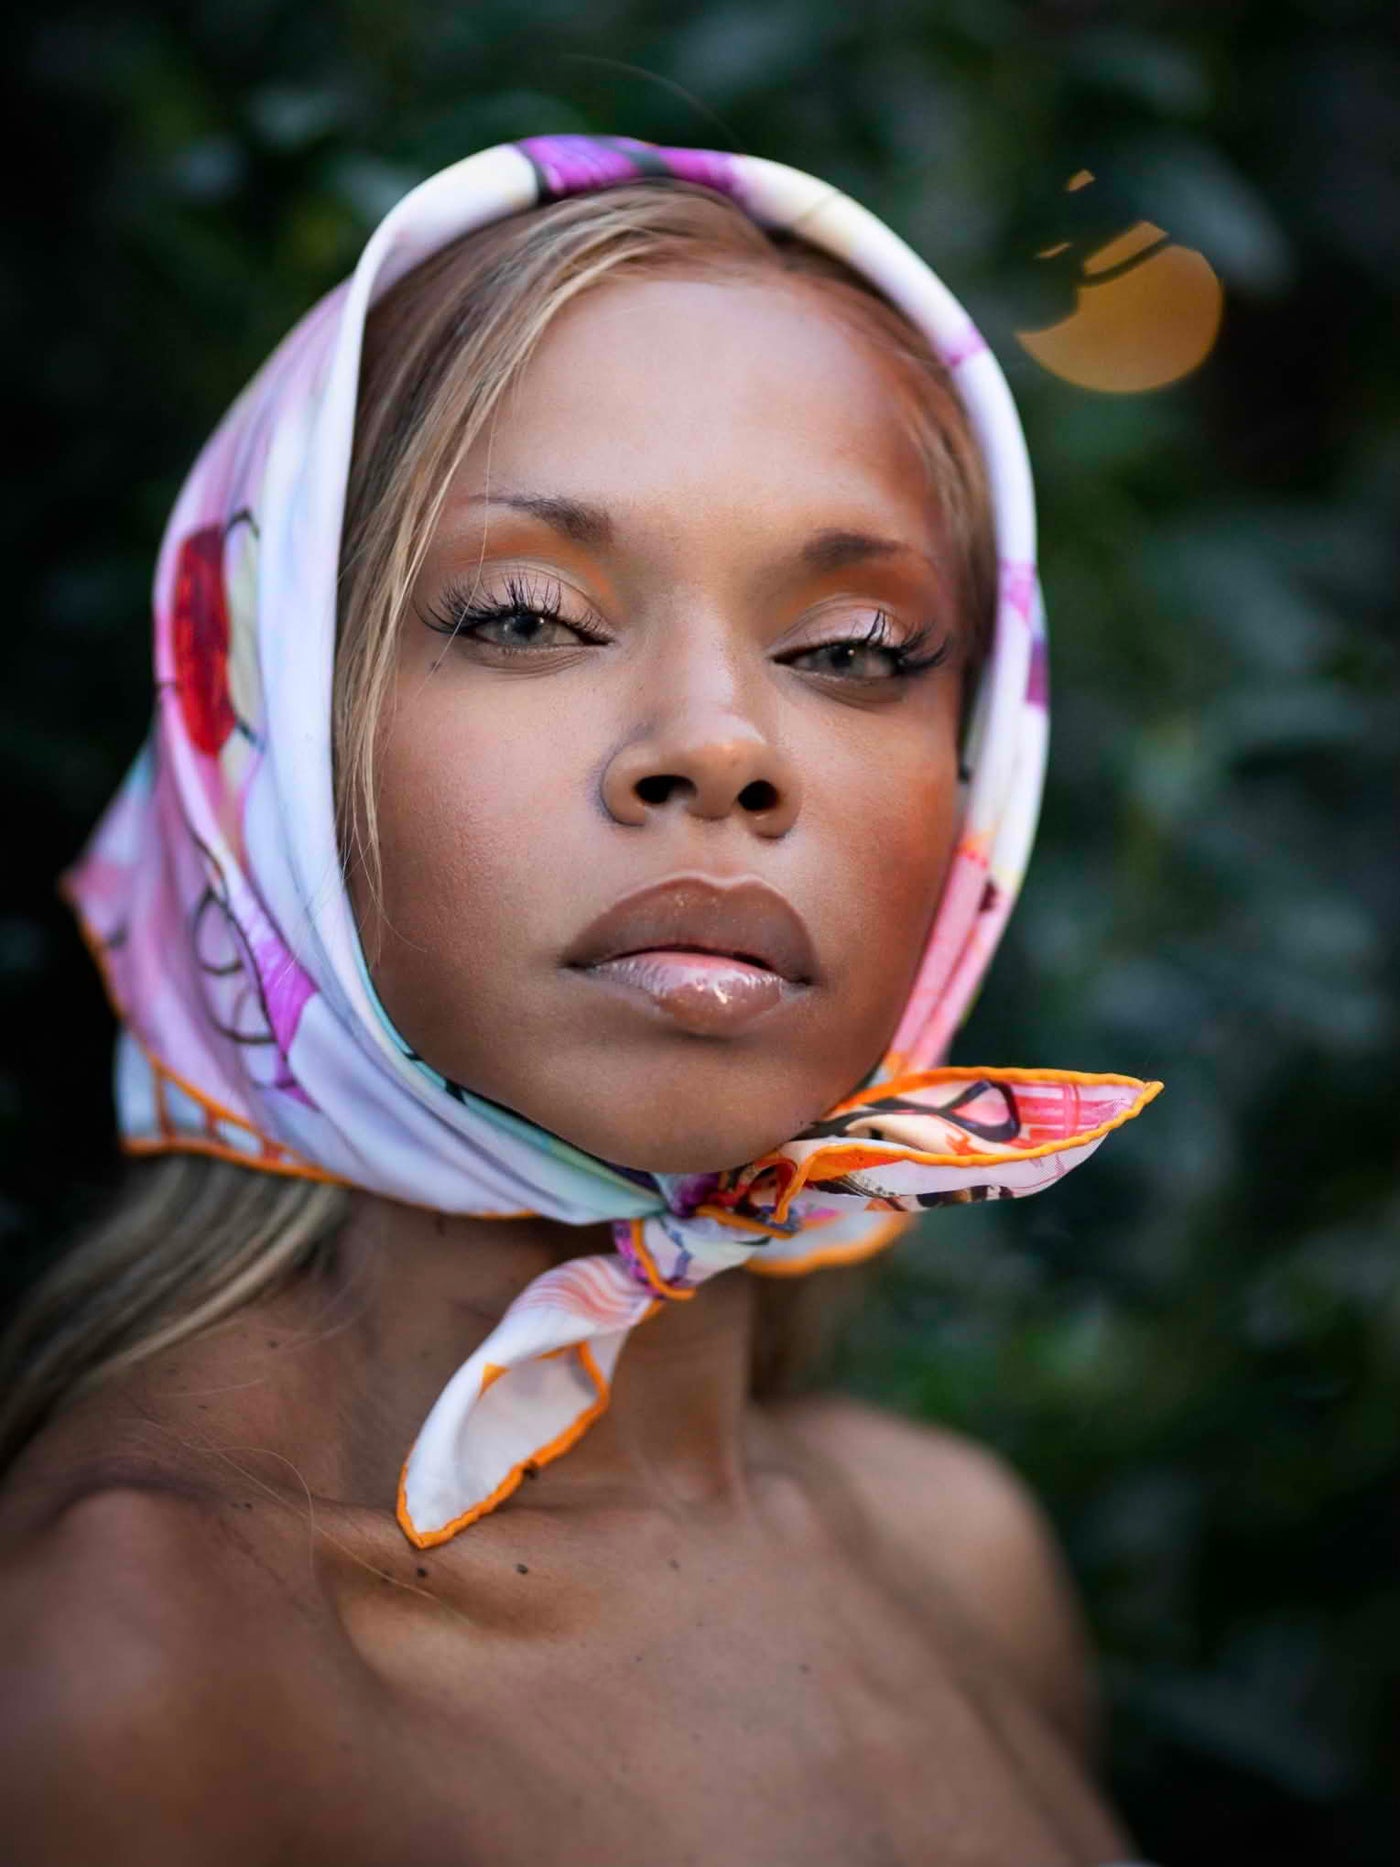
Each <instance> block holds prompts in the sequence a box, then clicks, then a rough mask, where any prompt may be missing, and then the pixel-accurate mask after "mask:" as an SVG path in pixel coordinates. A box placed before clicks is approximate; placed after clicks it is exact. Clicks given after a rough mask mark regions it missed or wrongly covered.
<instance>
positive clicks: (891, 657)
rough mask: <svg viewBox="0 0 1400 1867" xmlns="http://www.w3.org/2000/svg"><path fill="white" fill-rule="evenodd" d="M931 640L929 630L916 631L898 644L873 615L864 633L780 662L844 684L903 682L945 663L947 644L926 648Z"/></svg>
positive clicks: (886, 625)
mask: <svg viewBox="0 0 1400 1867" xmlns="http://www.w3.org/2000/svg"><path fill="white" fill-rule="evenodd" d="M933 640H934V632H933V630H932V628H931V627H925V628H922V629H918V630H916V631H915V633H914V634H913V635H912V636H909V637H907V638H906V639H905V640H903V641H900V640H898V639H897V638H896V637H895V636H894V634H893V631H892V629H891V627H890V621H889V618H888V617H887V616H886V615H885V614H884V613H883V611H881V612H879V613H877V614H876V616H875V618H874V620H873V621H872V622H871V624H870V626H869V628H868V629H866V630H865V631H864V632H863V633H862V634H860V635H849V636H840V637H837V638H836V639H835V640H833V641H829V642H818V643H815V644H814V645H813V646H812V647H811V648H800V649H797V650H796V651H794V653H792V654H790V655H785V656H784V657H783V658H782V659H783V662H784V665H785V666H787V667H790V668H798V669H801V670H802V671H803V672H804V673H809V674H825V675H829V676H832V677H834V678H835V679H837V680H846V681H867V682H868V681H895V680H907V679H909V678H910V677H912V676H913V675H916V674H922V673H923V672H924V670H925V669H927V668H936V667H937V666H938V665H939V664H940V662H943V661H946V660H947V658H948V651H949V647H950V644H949V643H948V642H947V641H943V642H941V643H938V644H937V645H936V646H934V647H933V648H929V646H928V645H929V643H930V642H932V641H933Z"/></svg>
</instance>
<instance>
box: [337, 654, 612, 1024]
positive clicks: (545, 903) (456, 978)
mask: <svg viewBox="0 0 1400 1867" xmlns="http://www.w3.org/2000/svg"><path fill="white" fill-rule="evenodd" d="M475 698H476V697H475V696H472V695H469V694H468V693H466V692H464V690H463V686H462V684H460V683H455V682H453V681H452V680H451V678H450V674H446V673H445V674H443V675H440V676H434V677H432V679H431V680H430V682H429V683H428V684H427V686H424V687H420V688H419V689H418V691H417V692H416V693H411V694H410V695H409V696H407V697H406V698H405V700H404V702H403V703H402V704H400V706H399V707H398V709H397V710H396V713H395V715H394V724H393V727H392V729H391V731H390V732H389V733H388V734H387V735H386V738H385V741H384V744H383V746H382V748H381V750H380V753H379V768H378V797H379V845H380V861H381V870H382V876H383V914H382V917H377V916H375V915H374V912H373V910H372V908H368V907H367V905H365V904H357V905H360V907H361V913H362V929H363V931H364V933H365V935H366V936H367V937H366V947H367V949H368V950H369V951H370V952H371V954H373V955H374V958H373V961H372V964H373V970H374V974H375V980H376V984H377V986H378V988H379V990H380V993H381V996H382V997H383V998H384V1002H385V1005H386V1008H387V1009H388V1011H389V1014H390V1016H391V1017H392V1018H393V1019H394V1021H395V1023H396V1024H398V1025H399V1027H400V1029H401V1030H402V1031H403V1034H404V1035H405V1037H407V1038H408V1039H409V1041H410V1042H412V1043H415V1047H420V1048H421V1047H422V1046H421V1045H418V1043H417V1040H418V1038H419V1036H421V1035H423V1034H424V1033H423V1030H422V1027H423V1026H424V1024H425V1023H427V1024H429V1027H430V1028H431V1026H432V1024H437V1025H438V1028H441V1020H442V1019H443V1018H444V1017H447V1018H449V1019H452V1018H455V1019H460V1017H461V1015H462V1007H463V1006H464V1005H469V1006H471V1007H472V1008H473V1011H474V1013H475V1015H476V1016H478V1017H480V1016H482V1015H483V1014H485V1013H486V1012H487V1011H488V1009H489V1007H490V1006H491V1005H492V1003H493V1002H494V1001H495V1000H497V999H501V1000H504V1001H506V1002H507V1003H508V1002H509V998H510V993H511V989H512V985H511V982H512V979H513V977H514V975H515V973H516V972H517V971H518V970H519V967H520V964H521V963H522V961H523V960H525V959H527V958H528V956H529V953H530V950H531V930H532V929H539V928H541V927H547V926H548V925H549V924H550V922H551V920H552V919H555V918H557V913H558V905H559V904H558V890H559V872H558V865H557V864H556V863H555V862H553V861H552V860H551V856H550V852H551V849H552V848H554V847H555V846H556V842H557V839H558V838H559V837H560V836H561V834H564V833H566V832H567V831H568V829H569V827H570V826H568V825H567V824H566V823H565V822H564V821H563V818H565V817H566V816H567V814H568V812H569V811H570V809H571V808H572V809H574V810H576V809H577V803H576V800H577V799H578V798H579V797H580V796H581V795H586V785H585V781H584V774H582V773H580V772H578V771H575V770H573V769H572V768H570V765H569V759H570V747H571V744H573V743H576V742H575V741H571V740H570V738H569V736H568V735H559V734H557V733H555V734H552V735H545V734H540V733H538V732H531V731H528V730H522V729H521V722H520V721H519V719H518V718H517V717H516V713H515V710H513V709H510V708H502V707H488V706H482V705H477V704H473V702H474V700H475ZM575 827H576V826H575ZM376 935H377V946H376V944H375V943H374V936H376Z"/></svg>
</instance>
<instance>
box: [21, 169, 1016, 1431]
mask: <svg viewBox="0 0 1400 1867" xmlns="http://www.w3.org/2000/svg"><path fill="white" fill-rule="evenodd" d="M678 275H684V276H695V275H700V276H720V277H724V276H727V277H734V276H744V277H751V278H770V279H776V280H782V281H786V282H788V283H789V284H790V285H793V286H795V287H796V288H798V289H803V290H807V291H809V292H810V293H811V294H812V295H813V297H814V300H817V301H819V302H820V303H821V304H822V305H823V307H824V308H825V309H826V311H827V312H828V313H829V314H830V315H834V316H836V317H838V318H841V319H843V320H844V321H845V322H846V323H847V324H848V325H849V327H850V328H851V329H852V330H853V331H854V332H856V333H857V334H858V335H859V336H861V337H862V338H863V339H865V340H866V341H868V342H871V343H873V344H875V345H876V346H878V348H879V349H880V350H881V351H882V352H883V353H884V354H885V355H886V356H887V357H889V358H890V359H892V360H893V361H894V363H895V364H896V366H897V368H898V370H899V372H900V374H901V376H902V378H903V381H904V383H905V384H906V385H907V391H908V393H907V407H906V408H905V409H904V410H903V411H902V413H903V415H904V418H905V419H906V420H908V421H910V422H911V423H912V433H913V435H914V438H915V439H916V441H917V443H918V445H919V448H920V452H921V455H922V458H923V460H924V461H925V463H926V465H927V469H928V475H929V483H930V494H931V497H932V498H933V499H935V500H936V501H937V503H938V508H939V510H940V512H941V515H942V518H943V523H944V528H945V537H946V540H947V544H948V547H949V549H950V550H951V552H952V555H953V560H954V566H955V574H956V577H957V579H958V583H959V590H960V596H961V609H962V614H963V615H964V617H965V618H966V620H967V642H966V648H967V655H966V665H967V666H968V667H969V669H975V667H976V665H977V663H978V662H979V661H980V659H981V656H982V654H983V653H984V652H985V648H986V645H987V642H988V640H989V636H990V629H991V622H992V615H993V604H994V593H995V554H994V544H993V538H992V524H991V516H990V502H989V498H988V494H987V488H986V483H985V479H984V474H983V466H982V461H981V456H980V453H979V450H978V449H977V447H976V444H975V442H974V440H973V438H972V435H971V432H970V430H969V427H968V424H967V420H966V417H965V415H964V412H963V409H962V406H961V404H960V402H959V401H958V398H957V395H956V392H955V391H954V389H953V386H952V383H951V380H950V378H949V375H948V372H947V370H946V369H945V368H944V366H943V364H942V363H941V362H940V361H939V359H938V357H937V356H936V355H935V353H934V351H933V350H932V348H931V346H930V345H929V343H928V342H927V340H926V339H925V338H924V337H923V336H922V335H921V333H919V332H918V331H917V330H916V329H915V328H914V327H913V326H912V325H911V324H910V323H909V322H908V321H907V320H906V319H905V318H904V317H903V316H902V315H901V314H900V313H899V312H897V311H896V310H894V308H893V307H891V306H890V305H889V304H888V303H887V302H886V301H885V300H884V299H883V298H881V297H880V296H879V294H878V293H877V292H876V291H875V290H874V289H873V288H872V287H871V286H869V285H868V284H867V283H866V282H865V281H863V280H862V279H860V278H859V277H858V276H857V275H856V274H855V273H853V272H851V271H850V270H849V268H847V267H845V266H843V265H842V264H841V263H840V262H839V261H837V260H835V259H832V258H830V257H828V256H827V255H825V254H823V253H821V252H819V251H818V250H817V249H816V248H814V247H811V246H809V245H807V244H805V243H804V242H803V241H801V240H800V239H795V238H792V237H790V236H782V237H780V236H776V235H770V234H768V233H765V232H764V231H763V229H761V228H760V227H758V226H757V225H756V224H755V223H754V222H753V221H752V220H750V219H749V218H748V216H747V215H746V214H744V213H743V212H742V211H741V210H740V209H739V208H738V207H736V206H734V205H733V204H732V203H731V202H729V201H726V200H724V199H723V198H722V197H720V196H718V195H714V194H711V193H708V192H706V191H705V190H702V189H698V188H694V187H691V186H689V185H687V184H685V183H680V182H675V181H661V180H657V181H646V182H640V183H637V184H634V185H630V186H627V187H619V188H615V189H611V190H608V191H606V192H604V193H601V194H590V195H583V196H580V197H577V198H575V199H571V200H566V201H562V202H559V203H556V204H554V205H553V206H549V207H545V208H540V209H535V210H532V211H530V212H528V213H525V214H520V215H516V216H514V217H512V218H510V219H507V220H504V221H500V222H497V223H494V224H492V225H490V226H488V227H485V228H482V229H479V230H477V231H474V232H472V233H469V234H466V235H464V236H462V237H461V238H460V239H458V240H456V241H454V242H452V243H451V244H450V245H448V246H446V247H444V248H443V249H442V250H441V251H439V252H438V253H436V254H434V255H432V256H431V257H430V258H428V259H427V260H425V261H423V262H422V263H421V264H420V265H419V266H417V267H415V268H414V270H413V271H412V272H410V273H408V274H407V275H406V276H405V277H404V278H403V279H402V280H400V281H399V282H398V283H397V284H396V285H395V286H394V287H393V288H392V289H391V290H390V291H389V292H388V293H386V295H385V296H384V298H383V299H382V300H381V301H380V303H379V304H378V305H377V306H376V307H375V308H374V309H373V311H372V312H371V313H370V316H369V319H368V321H367V327H366V333H365V351H364V359H363V363H362V368H361V377H360V395H359V405H358V417H357V424H356V433H355V444H354V450H353V456H352V460H351V466H350V473H349V483H348V488H347V501H346V517H345V526H344V533H343V542H342V554H341V584H340V616H339V643H338V649H337V657H336V671H335V687H334V698H333V710H334V717H333V743H334V748H335V776H336V799H337V811H338V827H339V833H340V846H341V856H342V860H343V862H344V863H345V865H346V866H347V868H349V867H350V866H351V865H352V864H354V865H359V866H360V868H361V869H362V871H363V872H364V874H365V875H366V877H367V879H368V881H369V883H370V886H371V887H377V878H378V863H377V834H376V813H375V747H376V744H377V743H378V740H379V736H380V734H381V732H382V730H383V724H384V719H385V709H386V705H387V697H388V693H389V687H390V680H391V676H392V672H393V665H394V655H395V644H396V638H397V632H398V629H399V626H400V622H401V619H402V617H403V614H404V612H405V608H406V605H407V602H408V597H409V592H410V590H411V588H412V585H413V582H414V579H415V577H416V575H417V572H418V569H419V566H420V564H421V562H422V558H423V554H424V552H425V551H426V549H427V545H428V541H429V539H430V538H431V535H432V532H433V528H434V525H435V523H436V520H437V517H438V514H439V512H440V510H441V507H442V502H443V499H444V497H445V492H446V488H447V485H448V482H449V480H450V479H451V477H452V474H453V472H454V470H455V468H456V466H457V464H458V463H459V462H460V460H461V459H462V457H463V455H464V454H465V453H466V452H467V450H468V449H469V448H470V447H471V446H472V444H473V443H474V442H475V441H476V440H477V438H478V437H479V436H481V435H482V434H484V433H486V432H488V430H489V426H490V423H491V422H492V420H493V419H494V417H495V415H496V413H497V411H498V410H499V408H500V407H501V403H502V398H503V397H504V396H505V395H506V394H507V392H508V391H509V389H510V387H511V385H512V384H513V383H514V382H516V381H517V380H518V379H519V377H520V374H521V372H522V371H523V369H524V368H525V366H526V365H527V363H528V362H529V359H530V357H531V355H532V353H533V352H534V349H535V347H536V345H537V344H538V343H539V341H540V339H541V338H542V337H543V335H544V334H545V332H546V331H547V330H548V328H549V326H550V324H551V323H552V322H553V320H554V319H555V318H556V317H558V315H559V313H560V312H561V311H562V310H563V309H564V308H565V307H566V306H567V305H569V304H570V303H572V302H573V301H574V300H575V299H577V298H578V297H579V296H580V295H581V294H582V293H584V292H587V291H590V290H593V289H595V288H596V287H597V286H599V285H601V284H602V283H603V282H604V281H606V280H609V279H619V278H627V277H631V278H635V277H640V276H648V277H657V276H678ZM348 1201H349V1194H348V1193H347V1191H346V1190H345V1189H344V1188H341V1187H335V1186H328V1185H325V1184H321V1183H318V1182H314V1181H309V1180H295V1179H284V1178H278V1177H274V1176H271V1175H267V1174H261V1173H259V1172H258V1171H257V1170H256V1168H249V1167H241V1166H237V1165H233V1164H230V1163H226V1162H222V1161H215V1160H209V1159H205V1158H200V1157H196V1156H189V1155H179V1154H174V1155H169V1156H166V1157H164V1158H162V1159H160V1160H157V1161H148V1162H143V1163H140V1164H138V1165H134V1166H133V1167H132V1168H131V1169H130V1174H129V1180H128V1185H127V1188H126V1190H125V1191H123V1192H122V1193H121V1194H120V1195H119V1197H118V1198H117V1200H116V1202H115V1203H114V1205H113V1207H112V1208H111V1210H110V1211H109V1212H108V1213H107V1215H106V1216H105V1217H104V1218H103V1219H102V1220H101V1221H100V1222H99V1223H98V1224H97V1225H96V1227H95V1228H93V1230H92V1231H91V1232H90V1233H89V1234H88V1235H87V1236H86V1237H85V1238H83V1239H81V1240H80V1241H79V1242H78V1243H77V1244H76V1245H75V1246H73V1247H72V1248H71V1249H70V1250H69V1252H68V1253H67V1254H66V1255H65V1256H64V1257H63V1258H62V1259H61V1260H60V1261H59V1262H58V1263H57V1264H56V1265H55V1266H54V1267H53V1269H52V1270H50V1271H49V1272H48V1274H47V1275H46V1276H45V1277H44V1278H42V1279H41V1281H40V1282H39V1284H38V1285H37V1287H36V1288H35V1289H34V1291H33V1292H32V1293H31V1294H30V1296H29V1297H28V1299H27V1300H26V1301H25V1302H24V1303H23V1305H22V1306H21V1308H20V1311H19V1313H18V1315H17V1317H16V1319H15V1321H14V1324H13V1325H12V1327H11V1329H10V1331H9V1334H8V1336H7V1338H6V1340H5V1342H4V1344H3V1345H0V1382H3V1388H0V1392H3V1400H0V1468H2V1467H3V1466H4V1465H6V1464H8V1463H9V1462H10V1461H11V1460H12V1459H13V1458H14V1457H15V1456H16V1455H17V1454H18V1452H19V1451H20V1449H21V1448H22V1447H23V1445H24V1444H25V1443H26V1442H27V1440H28V1439H30V1438H31V1437H32V1436H33V1434H34V1433H35V1432H36V1431H37V1430H38V1429H39V1427H40V1426H41V1425H42V1424H43V1422H44V1420H45V1419H46V1418H48V1417H49V1416H50V1415H51V1414H52V1413H53V1412H55V1411H56V1410H57V1409H58V1408H59V1407H60V1406H61V1405H63V1404H64V1403H65V1402H66V1401H69V1400H71V1399H73V1398H75V1397H76V1396H78V1395H79V1394H82V1393H85V1392H88V1391H90V1390H91V1389H92V1388H93V1387H94V1386H95V1385H96V1384H97V1383H98V1382H100V1381H102V1380H105V1379H107V1378H109V1377H110V1376H112V1375H114V1374H117V1373H120V1372H121V1371H123V1370H125V1369H128V1368H131V1367H133V1366H135V1365H136V1364H137V1363H139V1362H141V1361H144V1360H146V1359H148V1358H149V1357H150V1356H152V1355H154V1354H156V1353H158V1352H159V1351H161V1350H162V1349H165V1348H168V1347H171V1346H173V1345H174V1344H175V1343H177V1342H180V1341H183V1340H186V1339H187V1338H188V1337H190V1336H192V1335H195V1334H197V1333H198V1332H199V1331H201V1330H203V1329H207V1328H210V1327H212V1326H213V1325H214V1324H216V1323H217V1322H219V1321H221V1320H222V1319H223V1318H225V1317H227V1316H229V1315H231V1314H232V1313H233V1312H234V1311H235V1310H237V1309H239V1308H240V1307H242V1306H243V1305H244V1304H247V1303H249V1302H251V1301H253V1300H254V1299H256V1298H258V1297H262V1296H266V1295H268V1294H270V1293H271V1292H272V1291H273V1290H274V1289H276V1288H277V1287H279V1286H281V1285H284V1284H285V1283H287V1282H288V1281H289V1280H291V1279H293V1278H296V1277H299V1276H304V1275H306V1274H308V1273H309V1272H310V1271H312V1270H313V1269H314V1268H315V1267H317V1266H318V1265H319V1266H325V1265H327V1264H328V1263H329V1262H330V1261H331V1260H332V1257H333V1250H334V1239H335V1234H336V1232H337V1231H338V1230H339V1228H340V1226H341V1224H342V1223H343V1221H344V1219H345V1216H346V1214H347V1211H348ZM837 1282H839V1283H840V1284H842V1285H843V1286H844V1285H845V1284H846V1283H848V1282H849V1280H837ZM835 1292H836V1284H834V1283H833V1282H832V1280H831V1279H830V1276H829V1274H828V1276H827V1277H826V1278H825V1279H817V1278H798V1279H788V1280H783V1281H782V1282H781V1284H776V1283H775V1284H772V1285H771V1286H770V1280H764V1288H763V1290H762V1293H761V1301H760V1307H759V1316H760V1324H759V1331H758V1340H757V1341H756V1344H755V1358H754V1372H755V1388H756V1391H757V1390H759V1389H772V1388H775V1387H779V1386H788V1385H791V1383H792V1380H793V1378H794V1375H795V1374H796V1372H797V1371H798V1370H799V1369H800V1367H801V1366H802V1365H804V1364H805V1363H806V1362H807V1361H809V1360H810V1353H809V1348H810V1345H813V1344H815V1343H817V1342H818V1341H819V1340H820V1338H821V1336H822V1333H823V1327H822V1325H823V1323H824V1321H825V1320H826V1318H827V1317H828V1315H829V1313H830V1310H831V1306H832V1297H833V1295H834V1294H835Z"/></svg>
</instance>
